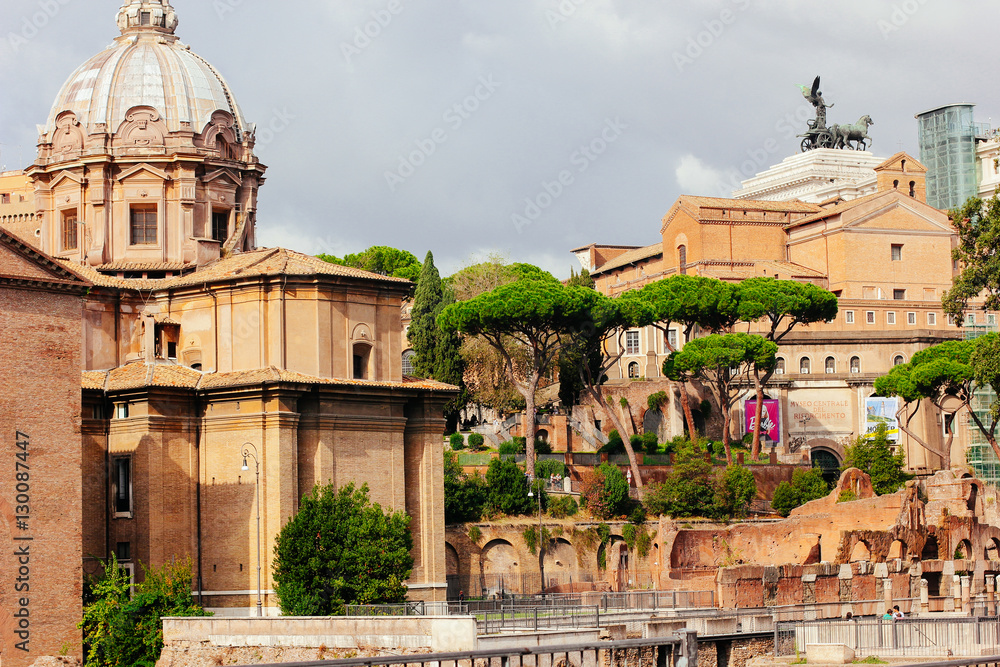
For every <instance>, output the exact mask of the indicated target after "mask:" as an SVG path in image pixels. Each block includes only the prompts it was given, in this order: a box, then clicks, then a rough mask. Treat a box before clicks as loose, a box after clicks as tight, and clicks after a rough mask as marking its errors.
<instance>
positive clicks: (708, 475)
mask: <svg viewBox="0 0 1000 667" xmlns="http://www.w3.org/2000/svg"><path fill="white" fill-rule="evenodd" d="M643 502H644V504H645V506H646V510H647V511H648V512H649V513H650V514H654V515H666V516H671V517H674V518H679V517H692V516H703V517H714V516H715V515H716V504H715V484H714V479H713V471H712V464H711V463H708V462H707V461H705V458H704V457H703V456H702V455H701V452H699V451H696V450H695V449H694V447H692V446H691V443H690V442H688V443H686V444H685V446H683V447H682V448H680V449H679V450H678V451H677V459H676V461H675V462H674V468H673V471H672V472H671V473H670V475H669V476H668V477H667V479H666V481H664V482H663V483H662V484H651V485H650V487H649V491H648V492H647V494H646V498H645V500H644V501H643Z"/></svg>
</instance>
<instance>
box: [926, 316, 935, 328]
mask: <svg viewBox="0 0 1000 667" xmlns="http://www.w3.org/2000/svg"><path fill="white" fill-rule="evenodd" d="M927 325H928V326H931V327H936V326H937V313H927Z"/></svg>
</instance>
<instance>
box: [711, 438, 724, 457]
mask: <svg viewBox="0 0 1000 667" xmlns="http://www.w3.org/2000/svg"><path fill="white" fill-rule="evenodd" d="M725 455H726V445H725V444H724V443H722V442H713V443H712V456H714V457H715V458H717V459H721V458H722V457H723V456H725Z"/></svg>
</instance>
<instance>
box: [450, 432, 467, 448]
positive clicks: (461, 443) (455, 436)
mask: <svg viewBox="0 0 1000 667" xmlns="http://www.w3.org/2000/svg"><path fill="white" fill-rule="evenodd" d="M448 442H449V443H450V444H451V450H452V451H453V452H459V451H461V450H463V449H465V437H464V436H463V435H462V434H461V433H452V434H451V435H450V436H449V437H448Z"/></svg>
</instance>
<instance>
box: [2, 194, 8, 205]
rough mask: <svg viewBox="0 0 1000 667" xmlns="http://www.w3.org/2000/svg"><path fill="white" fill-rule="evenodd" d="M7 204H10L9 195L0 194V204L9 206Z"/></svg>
mask: <svg viewBox="0 0 1000 667" xmlns="http://www.w3.org/2000/svg"><path fill="white" fill-rule="evenodd" d="M9 203H10V195H9V194H2V195H0V204H9Z"/></svg>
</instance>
